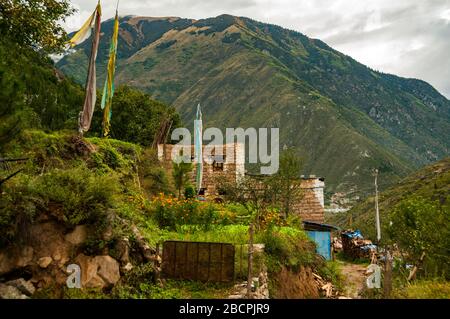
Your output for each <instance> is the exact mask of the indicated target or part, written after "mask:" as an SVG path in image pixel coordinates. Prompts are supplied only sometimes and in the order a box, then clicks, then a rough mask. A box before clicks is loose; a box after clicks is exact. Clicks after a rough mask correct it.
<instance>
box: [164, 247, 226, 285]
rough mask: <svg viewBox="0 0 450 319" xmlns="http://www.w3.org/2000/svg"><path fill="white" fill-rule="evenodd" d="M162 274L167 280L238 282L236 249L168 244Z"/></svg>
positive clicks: (165, 248)
mask: <svg viewBox="0 0 450 319" xmlns="http://www.w3.org/2000/svg"><path fill="white" fill-rule="evenodd" d="M162 255H163V263H162V271H163V274H164V275H165V276H166V277H169V278H175V279H189V280H199V281H212V282H230V281H233V280H234V264H235V253H234V245H232V244H225V243H208V242H185V241H166V242H164V244H163V251H162Z"/></svg>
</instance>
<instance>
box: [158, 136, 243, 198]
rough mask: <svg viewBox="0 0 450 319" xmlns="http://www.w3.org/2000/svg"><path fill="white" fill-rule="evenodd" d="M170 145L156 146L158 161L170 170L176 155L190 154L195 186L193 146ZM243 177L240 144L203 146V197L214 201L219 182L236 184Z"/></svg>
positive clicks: (192, 179) (217, 194) (192, 178)
mask: <svg viewBox="0 0 450 319" xmlns="http://www.w3.org/2000/svg"><path fill="white" fill-rule="evenodd" d="M178 147H179V149H176V148H175V145H171V144H165V145H163V144H159V145H158V159H159V160H160V162H161V163H163V165H164V167H165V168H166V169H167V170H168V171H171V170H172V160H173V159H174V158H175V157H176V156H177V155H176V154H177V153H178V152H180V151H181V150H183V154H184V155H186V154H190V156H191V160H192V162H193V164H194V167H193V171H192V174H191V183H192V184H193V185H195V176H196V174H197V172H196V170H197V167H196V163H197V161H196V158H195V156H194V145H187V146H182V147H180V146H178ZM244 175H245V149H244V145H243V144H241V143H233V144H224V145H220V146H216V147H211V146H203V178H202V188H204V189H205V190H204V191H205V194H204V196H205V197H206V198H207V199H211V200H214V199H216V198H218V197H220V195H219V191H218V189H217V184H218V182H219V181H228V182H237V181H238V180H239V179H240V178H242V177H243V176H244Z"/></svg>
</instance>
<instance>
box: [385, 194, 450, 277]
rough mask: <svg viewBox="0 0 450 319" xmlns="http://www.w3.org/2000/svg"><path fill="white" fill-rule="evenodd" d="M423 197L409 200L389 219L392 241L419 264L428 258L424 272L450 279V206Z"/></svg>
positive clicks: (410, 260)
mask: <svg viewBox="0 0 450 319" xmlns="http://www.w3.org/2000/svg"><path fill="white" fill-rule="evenodd" d="M449 201H450V197H448V199H447V204H446V205H441V204H440V203H439V201H432V200H429V199H425V198H422V197H416V196H415V197H410V198H406V199H404V200H403V201H401V202H400V203H399V204H397V205H396V206H395V207H394V209H393V210H392V211H391V212H390V214H389V216H388V221H389V222H388V224H387V225H386V226H385V228H386V229H385V230H386V234H387V235H388V237H389V238H390V240H391V241H392V242H393V243H395V244H397V245H398V246H399V248H400V249H401V251H403V252H406V253H407V254H406V255H405V256H404V257H405V259H406V260H407V261H408V262H409V263H412V264H416V263H417V262H419V260H421V259H423V257H422V255H424V256H425V260H424V269H425V271H426V272H427V273H428V274H431V275H444V276H446V277H447V279H448V276H449V270H450V269H449V265H450V254H449V247H450V226H449V225H450V205H449V204H448V202H449Z"/></svg>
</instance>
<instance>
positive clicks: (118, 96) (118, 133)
mask: <svg viewBox="0 0 450 319" xmlns="http://www.w3.org/2000/svg"><path fill="white" fill-rule="evenodd" d="M100 101H101V99H100V98H99V99H97V102H98V103H97V105H96V108H95V112H94V118H93V123H92V132H94V133H95V134H97V135H100V134H101V131H102V119H103V110H102V109H101V108H100ZM165 118H169V119H170V120H172V129H174V128H176V127H178V126H179V125H180V122H181V120H180V116H179V115H178V113H177V112H176V111H175V109H174V108H173V107H169V106H167V105H165V104H164V103H161V102H158V101H155V100H152V99H151V97H150V95H148V94H145V93H143V92H140V91H138V90H135V89H132V88H131V87H129V86H120V87H118V88H117V90H116V92H115V93H114V97H113V102H112V117H111V133H110V136H111V137H112V138H115V139H119V140H123V141H127V142H132V143H137V144H141V145H145V146H150V145H151V144H152V142H153V139H154V137H155V133H156V132H157V131H158V130H159V128H160V123H161V121H162V120H163V119H165ZM169 136H170V133H169Z"/></svg>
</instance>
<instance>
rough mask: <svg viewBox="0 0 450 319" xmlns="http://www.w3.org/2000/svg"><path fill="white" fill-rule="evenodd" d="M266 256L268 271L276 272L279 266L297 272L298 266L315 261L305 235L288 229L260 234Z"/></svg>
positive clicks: (271, 230)
mask: <svg viewBox="0 0 450 319" xmlns="http://www.w3.org/2000/svg"><path fill="white" fill-rule="evenodd" d="M260 240H261V241H262V242H263V243H264V244H265V249H264V251H265V253H266V254H267V255H268V257H269V258H268V267H269V270H272V271H276V270H277V269H278V268H279V267H280V266H287V267H288V268H290V269H292V270H298V269H299V267H300V266H302V265H303V266H304V265H308V264H311V263H313V262H314V261H315V258H314V257H315V252H314V244H313V243H312V242H311V241H309V240H308V239H307V236H306V234H305V233H304V232H303V231H301V230H298V229H294V228H289V227H280V228H276V227H273V228H269V229H267V230H266V231H264V232H263V233H262V234H261V237H260Z"/></svg>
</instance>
